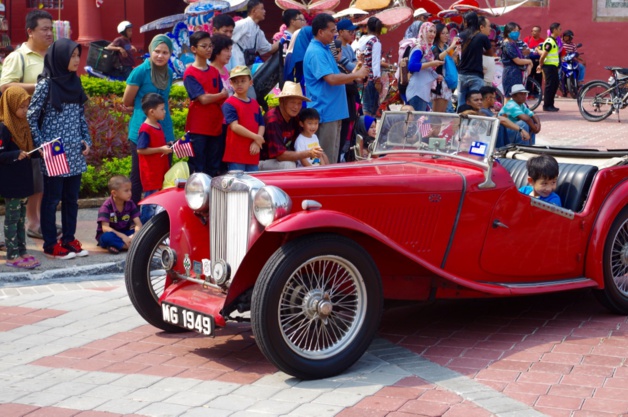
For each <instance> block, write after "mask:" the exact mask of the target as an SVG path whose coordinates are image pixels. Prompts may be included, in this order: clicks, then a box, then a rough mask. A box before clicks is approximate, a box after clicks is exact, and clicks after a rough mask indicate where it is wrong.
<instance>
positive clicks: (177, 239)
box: [140, 187, 209, 272]
mask: <svg viewBox="0 0 628 417" xmlns="http://www.w3.org/2000/svg"><path fill="white" fill-rule="evenodd" d="M140 204H141V205H144V204H156V205H158V206H161V207H163V208H164V210H165V211H166V212H167V213H168V217H169V219H170V247H171V248H172V249H173V250H174V251H175V252H176V254H177V258H178V262H177V263H176V266H175V269H177V266H179V265H182V263H183V262H182V261H183V257H184V256H185V255H186V254H187V255H189V257H190V259H193V260H201V259H209V224H207V223H206V221H205V219H204V218H203V217H202V216H199V215H197V214H196V213H194V211H192V210H191V209H190V208H189V207H188V204H187V201H186V200H185V191H184V190H183V189H182V188H177V187H174V188H168V189H166V190H163V191H160V192H158V193H155V194H152V195H150V196H148V197H146V198H145V199H144V200H142V201H141V202H140ZM180 272H182V271H180Z"/></svg>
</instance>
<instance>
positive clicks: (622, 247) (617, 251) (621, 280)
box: [594, 207, 628, 315]
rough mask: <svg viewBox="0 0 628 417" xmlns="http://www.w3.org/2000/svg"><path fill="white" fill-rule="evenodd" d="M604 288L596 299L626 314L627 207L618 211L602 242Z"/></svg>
mask: <svg viewBox="0 0 628 417" xmlns="http://www.w3.org/2000/svg"><path fill="white" fill-rule="evenodd" d="M603 256H604V258H603V268H604V289H601V290H596V291H595V292H594V294H595V295H596V297H597V299H598V301H600V302H601V303H602V304H603V305H604V306H605V307H606V308H608V309H609V310H611V311H612V312H614V313H617V314H623V315H625V314H628V207H624V208H623V209H622V211H620V212H619V214H618V215H617V217H615V220H614V221H613V224H612V226H611V228H610V230H609V231H608V234H607V235H606V241H605V243H604V255H603Z"/></svg>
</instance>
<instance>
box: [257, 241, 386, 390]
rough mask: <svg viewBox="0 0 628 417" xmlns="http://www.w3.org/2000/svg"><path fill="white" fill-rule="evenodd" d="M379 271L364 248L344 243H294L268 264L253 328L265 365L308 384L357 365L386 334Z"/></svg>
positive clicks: (259, 289)
mask: <svg viewBox="0 0 628 417" xmlns="http://www.w3.org/2000/svg"><path fill="white" fill-rule="evenodd" d="M382 308H383V297H382V288H381V279H380V276H379V271H378V270H377V267H376V266H375V263H374V262H373V260H372V258H371V257H370V255H369V254H368V253H367V252H366V251H365V250H364V249H363V248H362V247H361V246H360V245H358V244H357V243H355V242H354V241H352V240H350V239H347V238H345V237H342V236H338V235H329V234H326V235H317V236H307V237H303V238H300V239H297V240H294V241H291V242H288V243H287V244H285V245H284V246H282V247H281V248H279V249H277V251H275V253H274V254H273V255H272V256H271V258H270V259H269V260H268V262H267V263H266V265H265V266H264V268H263V269H262V272H261V273H260V276H259V278H258V280H257V282H256V284H255V288H254V290H253V298H252V304H251V324H252V327H253V334H254V335H255V339H256V342H257V344H258V346H259V348H260V350H261V351H262V353H263V354H264V355H265V356H266V358H267V359H268V360H269V361H270V362H272V363H273V364H274V365H275V366H277V367H278V368H279V369H281V370H282V371H284V372H286V373H288V374H290V375H293V376H295V377H297V378H301V379H317V378H325V377H329V376H333V375H337V374H339V373H341V372H342V371H344V370H345V369H347V368H348V367H350V366H351V365H353V364H354V363H355V362H356V361H357V360H358V359H359V358H360V357H361V356H362V355H363V354H364V352H365V351H366V349H367V348H368V346H369V345H370V343H371V341H372V339H373V337H374V335H375V332H376V331H377V328H378V326H379V322H380V319H381V314H382Z"/></svg>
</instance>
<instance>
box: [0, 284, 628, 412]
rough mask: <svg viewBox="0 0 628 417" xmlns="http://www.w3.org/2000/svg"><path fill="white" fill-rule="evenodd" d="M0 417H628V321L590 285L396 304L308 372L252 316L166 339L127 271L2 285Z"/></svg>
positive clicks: (0, 313)
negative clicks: (266, 338) (319, 376)
mask: <svg viewBox="0 0 628 417" xmlns="http://www.w3.org/2000/svg"><path fill="white" fill-rule="evenodd" d="M0 355H2V361H0V415H1V416H3V417H12V416H26V415H28V416H103V417H104V416H121V415H137V416H207V415H211V416H235V417H241V416H280V415H282V416H283V415H285V416H316V417H319V416H340V417H353V416H360V417H371V416H373V417H375V416H376V417H379V416H382V417H383V416H388V417H411V416H447V417H456V416H460V417H474V416H495V415H496V416H530V417H532V416H543V415H546V416H556V417H560V416H574V417H584V416H588V417H591V416H595V417H607V416H620V415H628V364H627V363H626V359H627V358H628V320H627V318H626V317H622V316H615V315H612V314H609V313H608V312H607V311H606V310H604V309H603V308H602V307H601V306H600V305H598V303H597V302H596V301H595V299H594V297H593V296H592V294H591V292H590V291H577V292H571V293H564V294H556V295H546V296H538V297H528V298H517V299H491V300H458V301H441V302H437V303H433V304H430V305H413V306H401V307H396V308H391V309H388V310H387V312H386V314H385V315H384V319H383V322H382V325H381V328H380V335H379V338H378V339H377V340H376V341H375V342H374V343H373V345H372V346H371V347H370V349H369V351H368V353H367V354H366V355H365V356H364V357H363V358H362V359H361V360H360V361H359V363H358V364H357V365H355V366H354V367H352V368H351V369H349V370H348V371H347V372H346V373H344V374H342V375H340V376H338V377H335V378H328V379H324V380H320V381H300V380H297V379H294V378H291V377H289V376H287V375H285V374H283V373H281V372H277V370H276V369H275V368H274V367H273V366H272V365H270V364H269V363H268V362H267V361H266V360H265V359H264V357H263V356H262V355H261V353H260V352H259V350H258V349H257V347H256V345H255V343H254V340H253V337H252V334H251V331H250V327H249V326H248V325H247V324H240V325H234V326H230V327H228V328H226V329H223V330H221V331H220V332H219V334H218V336H217V337H216V338H214V339H211V338H205V337H200V336H198V335H196V334H192V333H179V334H165V333H163V332H161V331H159V330H157V329H155V328H153V327H151V326H149V325H146V324H145V323H144V322H143V321H142V319H141V318H140V317H139V316H138V314H137V313H136V312H135V310H134V309H133V308H132V307H131V306H130V302H129V300H128V297H127V295H126V291H125V288H124V283H123V281H122V280H121V278H119V279H112V280H107V281H89V282H77V283H54V284H49V285H39V286H30V287H28V286H26V287H5V288H0Z"/></svg>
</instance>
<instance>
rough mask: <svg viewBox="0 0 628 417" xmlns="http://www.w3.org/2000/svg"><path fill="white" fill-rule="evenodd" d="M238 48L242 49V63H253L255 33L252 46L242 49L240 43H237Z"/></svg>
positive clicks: (255, 55) (255, 47)
mask: <svg viewBox="0 0 628 417" xmlns="http://www.w3.org/2000/svg"><path fill="white" fill-rule="evenodd" d="M236 45H238V48H240V50H241V51H242V55H243V56H244V65H246V66H247V67H250V66H251V65H253V64H254V63H255V58H256V57H257V35H255V44H254V45H253V47H252V48H246V49H243V48H242V47H241V46H240V44H237V43H236Z"/></svg>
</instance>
